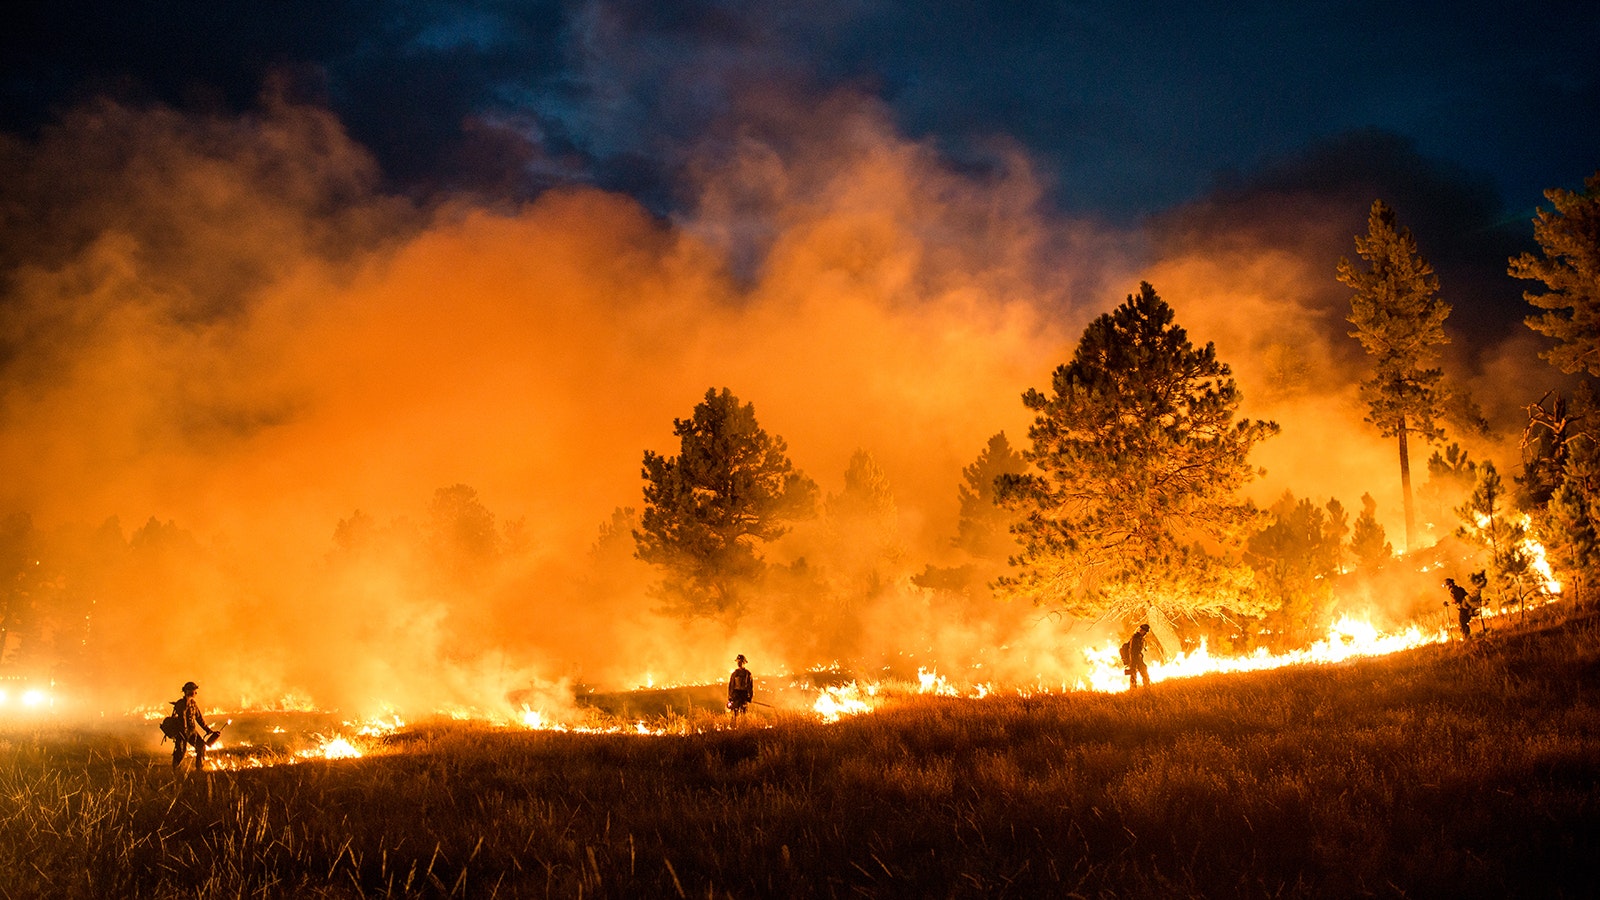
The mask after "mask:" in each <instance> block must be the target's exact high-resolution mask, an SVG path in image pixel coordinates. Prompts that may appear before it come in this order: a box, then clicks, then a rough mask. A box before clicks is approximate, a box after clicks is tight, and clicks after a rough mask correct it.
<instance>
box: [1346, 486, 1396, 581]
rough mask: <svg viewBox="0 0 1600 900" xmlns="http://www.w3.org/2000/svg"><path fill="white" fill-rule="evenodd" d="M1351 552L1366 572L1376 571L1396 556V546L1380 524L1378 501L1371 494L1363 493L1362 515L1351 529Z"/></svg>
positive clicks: (1357, 517)
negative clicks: (1391, 542) (1390, 541)
mask: <svg viewBox="0 0 1600 900" xmlns="http://www.w3.org/2000/svg"><path fill="white" fill-rule="evenodd" d="M1350 553H1351V555H1353V556H1354V557H1355V558H1356V565H1358V566H1360V567H1361V569H1362V570H1363V571H1366V572H1375V571H1377V570H1378V569H1381V568H1383V567H1384V566H1385V565H1386V564H1387V563H1388V562H1389V560H1391V559H1393V558H1394V547H1393V546H1392V545H1391V544H1390V543H1389V540H1388V538H1387V537H1386V536H1385V535H1384V532H1383V526H1382V525H1379V524H1378V501H1376V500H1374V499H1372V495H1371V494H1362V495H1361V515H1359V516H1356V524H1355V526H1354V527H1353V528H1351V530H1350Z"/></svg>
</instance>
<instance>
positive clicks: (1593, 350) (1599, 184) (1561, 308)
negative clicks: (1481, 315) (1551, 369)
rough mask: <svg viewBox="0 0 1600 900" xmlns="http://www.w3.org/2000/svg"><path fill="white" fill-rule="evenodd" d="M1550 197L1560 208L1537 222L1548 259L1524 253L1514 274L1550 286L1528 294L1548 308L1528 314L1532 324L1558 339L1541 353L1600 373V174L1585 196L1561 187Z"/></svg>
mask: <svg viewBox="0 0 1600 900" xmlns="http://www.w3.org/2000/svg"><path fill="white" fill-rule="evenodd" d="M1544 195H1545V197H1546V198H1548V199H1549V200H1550V202H1551V203H1552V204H1553V205H1554V206H1555V209H1553V210H1547V209H1541V210H1539V217H1538V218H1537V219H1534V221H1533V236H1534V238H1535V239H1536V240H1538V242H1539V247H1540V249H1541V250H1542V251H1543V253H1544V258H1542V259H1541V258H1539V257H1536V256H1534V255H1533V254H1531V253H1524V254H1522V255H1521V256H1518V257H1516V258H1514V259H1512V260H1511V269H1510V272H1511V275H1512V276H1513V277H1516V278H1525V279H1528V280H1530V281H1542V282H1544V285H1545V287H1546V288H1547V290H1546V291H1545V292H1544V293H1535V292H1533V291H1528V292H1526V293H1524V294H1523V295H1522V296H1523V297H1524V298H1526V299H1527V301H1528V302H1529V303H1531V304H1533V305H1534V306H1537V307H1539V308H1540V309H1543V310H1545V312H1544V313H1542V314H1541V315H1537V316H1530V317H1528V319H1527V322H1528V327H1529V328H1532V329H1533V330H1534V331H1537V332H1539V333H1540V334H1543V335H1546V336H1548V337H1553V338H1555V339H1556V341H1557V342H1558V343H1557V344H1556V346H1555V347H1553V348H1552V349H1550V350H1548V351H1546V352H1545V353H1542V354H1540V355H1541V356H1543V357H1544V358H1545V359H1547V360H1549V361H1550V364H1551V365H1554V366H1555V367H1556V368H1559V369H1560V370H1561V371H1563V372H1588V373H1589V374H1590V375H1596V376H1600V172H1596V173H1594V174H1593V175H1590V176H1589V178H1588V179H1587V180H1586V181H1584V192H1583V193H1581V194H1577V193H1573V192H1572V191H1567V190H1562V189H1560V188H1556V189H1553V190H1548V191H1545V192H1544Z"/></svg>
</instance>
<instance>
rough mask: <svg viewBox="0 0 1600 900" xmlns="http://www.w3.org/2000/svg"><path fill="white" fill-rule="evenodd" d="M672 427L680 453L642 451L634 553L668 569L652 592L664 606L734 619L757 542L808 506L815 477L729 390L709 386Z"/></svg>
mask: <svg viewBox="0 0 1600 900" xmlns="http://www.w3.org/2000/svg"><path fill="white" fill-rule="evenodd" d="M672 430H673V433H674V434H676V435H677V436H678V438H679V440H680V443H679V447H680V449H679V454H678V455H677V456H670V457H669V456H661V455H659V454H656V453H654V452H652V451H649V450H646V451H645V454H644V471H643V475H644V479H645V486H644V504H645V505H644V511H643V513H641V515H640V517H639V528H638V529H637V530H635V531H634V532H633V537H634V540H635V541H637V542H638V550H637V551H636V552H637V554H638V557H639V559H642V560H644V561H645V562H647V563H651V564H652V565H656V566H659V567H661V568H662V569H664V570H665V571H666V576H665V577H664V578H663V579H662V581H661V582H660V584H659V585H658V586H657V596H658V598H659V599H661V600H662V601H663V602H664V604H665V606H666V609H667V610H668V611H669V612H672V613H675V614H678V615H684V616H691V617H692V616H707V617H719V616H720V617H729V618H731V617H736V616H737V615H739V614H740V613H741V612H742V611H743V610H744V607H745V605H746V603H747V601H748V598H747V593H748V588H749V586H750V585H751V584H753V583H754V582H756V581H757V580H758V579H759V578H760V576H761V575H762V573H763V572H764V570H765V567H766V562H765V560H764V559H763V557H762V554H761V548H762V547H763V545H765V544H767V543H769V542H771V541H773V540H776V539H777V538H779V537H781V536H782V535H783V534H784V533H785V532H787V531H788V527H787V525H786V524H785V523H786V522H790V521H794V520H796V519H801V518H807V517H809V516H811V515H812V514H813V513H814V511H815V508H816V498H817V488H816V485H815V484H813V483H812V481H811V479H809V478H807V477H806V476H805V475H803V474H802V473H800V472H798V471H796V470H795V468H794V465H793V464H792V463H791V462H790V461H789V457H788V456H787V455H785V454H786V453H787V451H788V447H787V445H786V444H785V443H784V441H783V438H781V437H778V436H776V435H770V434H768V433H767V432H766V431H765V430H764V429H762V427H761V426H760V425H759V424H758V423H757V422H756V410H755V406H754V404H749V403H745V404H740V403H739V399H738V398H737V397H735V396H734V395H733V394H732V392H730V391H729V390H728V389H727V388H723V389H722V393H720V394H719V393H717V391H716V389H715V388H711V389H709V390H707V391H706V396H705V400H703V401H702V402H700V403H698V404H696V405H695V408H694V415H693V416H692V417H690V418H688V419H674V420H673V423H672Z"/></svg>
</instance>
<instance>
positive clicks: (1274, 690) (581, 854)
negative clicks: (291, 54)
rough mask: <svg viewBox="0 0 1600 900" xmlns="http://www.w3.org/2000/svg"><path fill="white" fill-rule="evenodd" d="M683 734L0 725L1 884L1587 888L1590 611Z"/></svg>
mask: <svg viewBox="0 0 1600 900" xmlns="http://www.w3.org/2000/svg"><path fill="white" fill-rule="evenodd" d="M768 724H769V725H770V726H771V727H760V728H743V729H740V730H736V731H730V730H712V731H709V732H706V733H700V734H689V735H685V736H669V737H636V736H624V735H584V734H563V733H549V732H523V731H507V730H495V729H490V728H485V727H482V726H472V725H462V724H440V725H433V726H421V727H415V728H412V729H409V730H407V731H404V732H401V733H398V734H396V735H394V736H392V737H391V738H390V746H389V747H388V750H389V751H390V752H387V753H383V754H380V755H374V756H369V757H368V758H365V759H359V760H348V761H331V762H311V763H302V764H298V765H288V766H280V767H274V768H266V769H259V770H247V771H235V772H212V773H207V774H205V775H199V776H190V777H186V778H180V779H176V780H175V779H174V778H173V776H172V775H171V774H170V772H169V771H168V767H167V763H166V759H165V757H164V756H162V755H157V754H158V753H159V751H158V750H156V749H155V748H154V747H153V745H152V741H151V739H150V738H149V735H146V734H144V733H142V732H141V733H139V734H130V733H126V732H119V731H116V730H92V731H76V730H70V729H63V728H49V729H43V730H36V731H25V730H10V731H7V732H5V733H4V734H0V898H23V897H29V898H32V897H82V898H89V897H141V898H151V897H186V898H220V897H230V898H231V897H340V898H343V897H393V896H407V897H409V896H420V897H449V896H455V897H475V898H476V897H618V898H622V897H687V898H698V897H735V898H740V897H1074V896H1077V897H1191V896H1192V897H1360V896H1375V897H1541V898H1544V897H1574V898H1576V897H1593V896H1595V895H1596V891H1597V890H1600V876H1597V875H1596V866H1597V864H1600V863H1597V861H1600V618H1597V617H1596V616H1594V615H1592V614H1589V615H1583V616H1570V617H1569V618H1567V619H1565V620H1560V621H1550V622H1546V623H1543V624H1541V625H1538V626H1534V627H1529V628H1526V629H1524V630H1521V631H1518V632H1512V631H1509V630H1502V631H1498V632H1496V633H1495V634H1494V635H1492V636H1491V637H1490V638H1489V639H1487V640H1485V641H1482V642H1481V643H1480V644H1478V645H1477V646H1473V647H1462V646H1461V645H1459V644H1453V645H1447V646H1435V647H1429V648H1425V649H1422V650H1417V651H1412V652H1407V653H1404V654H1399V655H1396V656H1393V657H1389V658H1384V659H1379V660H1372V661H1365V662H1360V663H1354V664H1347V665H1342V666H1337V667H1326V668H1297V669H1289V670H1280V671H1276V672H1266V673H1260V674H1255V675H1245V676H1231V677H1213V678H1207V679H1195V680H1191V681H1182V682H1168V683H1164V684H1160V685H1157V686H1155V687H1154V688H1151V689H1148V690H1146V691H1144V692H1142V693H1139V694H1136V695H1095V694H1075V695H1068V696H1059V695H1057V696H1041V697H1033V698H1023V697H1015V696H1012V697H1005V696H994V697H990V698H987V699H983V700H954V699H919V700H914V701H907V702H905V703H903V704H900V705H897V706H895V707H893V708H890V709H886V710H883V711H880V712H878V713H875V714H871V715H867V716H862V717H859V718H855V719H849V720H846V721H843V722H841V723H838V724H836V725H830V726H824V725H818V724H815V723H811V722H806V721H800V720H783V719H779V720H776V721H774V720H768Z"/></svg>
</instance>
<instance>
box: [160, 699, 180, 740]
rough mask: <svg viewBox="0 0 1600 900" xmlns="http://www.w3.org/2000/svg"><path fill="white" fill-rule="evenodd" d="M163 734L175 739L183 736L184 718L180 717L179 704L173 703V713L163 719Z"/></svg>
mask: <svg viewBox="0 0 1600 900" xmlns="http://www.w3.org/2000/svg"><path fill="white" fill-rule="evenodd" d="M161 735H162V737H163V738H172V740H173V741H177V740H179V739H180V738H182V737H183V720H181V719H179V718H178V704H176V703H174V704H172V715H169V716H167V717H166V718H165V719H162V720H161Z"/></svg>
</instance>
